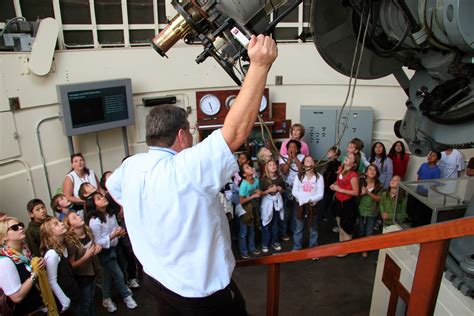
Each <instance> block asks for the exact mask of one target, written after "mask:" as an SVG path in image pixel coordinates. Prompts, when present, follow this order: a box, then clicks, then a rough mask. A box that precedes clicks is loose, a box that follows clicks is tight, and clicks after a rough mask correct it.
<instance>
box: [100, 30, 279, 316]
mask: <svg viewBox="0 0 474 316" xmlns="http://www.w3.org/2000/svg"><path fill="white" fill-rule="evenodd" d="M248 54H249V57H250V61H251V63H250V67H249V70H248V72H247V74H246V78H245V81H244V83H243V86H242V89H241V91H240V93H239V95H238V96H237V99H236V101H235V103H234V105H233V106H232V108H231V110H230V111H229V113H228V114H227V117H226V119H225V122H224V126H223V127H222V129H220V130H216V131H214V132H213V133H212V134H211V135H210V136H209V137H207V138H206V139H205V140H204V141H202V142H201V143H199V144H197V145H195V146H192V134H191V132H190V129H189V122H188V120H187V114H186V112H185V111H184V110H183V109H181V108H178V107H175V106H167V105H165V106H159V107H156V108H154V109H153V110H152V111H150V113H149V114H148V116H147V118H146V141H147V144H148V145H149V151H148V152H147V153H142V154H137V155H134V156H132V157H130V158H128V159H127V160H125V161H124V162H123V164H122V165H121V166H120V167H119V168H118V169H117V170H115V171H114V173H113V174H112V175H111V176H110V178H109V179H108V180H107V188H108V190H109V193H110V194H111V196H112V197H113V198H114V199H115V200H116V201H117V202H118V203H120V204H121V205H122V206H123V209H124V214H125V221H126V223H127V231H128V234H129V236H130V240H131V243H132V246H133V250H134V252H135V255H136V256H137V258H138V260H139V261H140V262H141V263H142V265H143V268H144V271H145V273H146V275H145V286H146V287H147V288H148V290H149V291H150V292H151V293H152V294H153V295H154V297H155V298H156V299H157V302H158V314H159V315H181V314H186V315H195V314H199V315H246V311H245V301H244V300H243V297H242V295H241V294H240V291H239V290H238V288H237V286H236V285H235V283H233V282H232V280H231V276H232V272H233V270H234V267H235V259H234V256H233V254H232V250H231V241H230V233H229V225H228V223H227V218H226V216H225V214H224V211H223V210H222V206H221V204H220V203H219V199H218V192H219V191H220V189H221V188H222V187H223V186H224V185H225V184H226V182H227V181H228V180H229V179H230V177H231V175H232V174H233V173H234V172H236V171H237V170H238V166H237V163H236V161H235V158H234V156H233V154H232V153H233V152H234V151H235V150H237V149H238V148H239V147H240V146H241V145H242V144H243V143H244V142H245V140H246V139H247V137H248V135H249V134H250V132H251V130H252V127H253V125H254V122H255V118H256V117H257V114H258V109H259V105H260V101H261V99H262V95H263V90H264V88H265V84H266V79H267V74H268V70H269V69H270V66H271V65H272V63H273V61H274V60H275V58H276V56H277V48H276V44H275V42H274V41H273V40H272V39H271V38H270V37H268V36H263V35H259V36H258V37H255V36H253V37H252V39H251V40H250V43H249V46H248Z"/></svg>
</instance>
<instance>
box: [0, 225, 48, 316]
mask: <svg viewBox="0 0 474 316" xmlns="http://www.w3.org/2000/svg"><path fill="white" fill-rule="evenodd" d="M25 237H26V235H25V225H24V224H23V223H21V222H19V221H18V220H17V219H16V218H14V217H7V218H6V219H4V220H1V221H0V241H1V243H2V246H1V256H0V287H1V289H2V290H3V292H5V295H7V296H8V299H10V300H11V301H13V302H14V303H15V304H16V306H15V311H14V313H13V315H26V314H29V313H32V312H35V311H37V310H39V309H41V307H42V306H43V301H42V299H41V296H40V292H39V290H38V288H37V286H36V280H37V276H36V274H35V273H34V272H32V267H31V259H32V256H31V253H30V251H29V249H28V246H27V245H26V244H25V243H24V240H25ZM44 266H45V262H44V260H43V259H39V267H40V268H44Z"/></svg>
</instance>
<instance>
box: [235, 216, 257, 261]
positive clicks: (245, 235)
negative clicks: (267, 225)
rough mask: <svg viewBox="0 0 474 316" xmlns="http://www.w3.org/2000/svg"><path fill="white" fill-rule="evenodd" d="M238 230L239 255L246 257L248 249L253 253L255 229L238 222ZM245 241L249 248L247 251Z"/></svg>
mask: <svg viewBox="0 0 474 316" xmlns="http://www.w3.org/2000/svg"><path fill="white" fill-rule="evenodd" d="M239 222H240V229H239V247H240V253H241V254H242V255H248V253H249V249H250V251H252V252H253V251H255V250H256V249H255V228H254V227H253V225H249V226H247V225H246V224H244V223H242V221H240V220H239ZM247 239H248V242H249V248H248V249H247Z"/></svg>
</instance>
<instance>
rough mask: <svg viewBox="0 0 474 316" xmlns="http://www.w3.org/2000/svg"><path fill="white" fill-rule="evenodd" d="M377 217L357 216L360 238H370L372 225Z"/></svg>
mask: <svg viewBox="0 0 474 316" xmlns="http://www.w3.org/2000/svg"><path fill="white" fill-rule="evenodd" d="M376 220H377V216H359V234H360V237H366V236H372V235H373V234H374V224H375V221H376Z"/></svg>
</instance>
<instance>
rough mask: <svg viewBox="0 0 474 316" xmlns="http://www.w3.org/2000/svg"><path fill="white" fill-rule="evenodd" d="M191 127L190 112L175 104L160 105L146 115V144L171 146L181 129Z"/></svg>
mask: <svg viewBox="0 0 474 316" xmlns="http://www.w3.org/2000/svg"><path fill="white" fill-rule="evenodd" d="M188 127H189V123H188V114H187V113H186V111H185V110H184V109H182V108H179V107H177V106H174V105H159V106H157V107H155V108H154V109H153V110H151V111H150V113H148V115H147V117H146V144H147V145H148V146H160V147H171V146H172V145H173V143H174V141H175V139H176V136H177V135H178V131H179V130H180V129H186V128H188Z"/></svg>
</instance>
